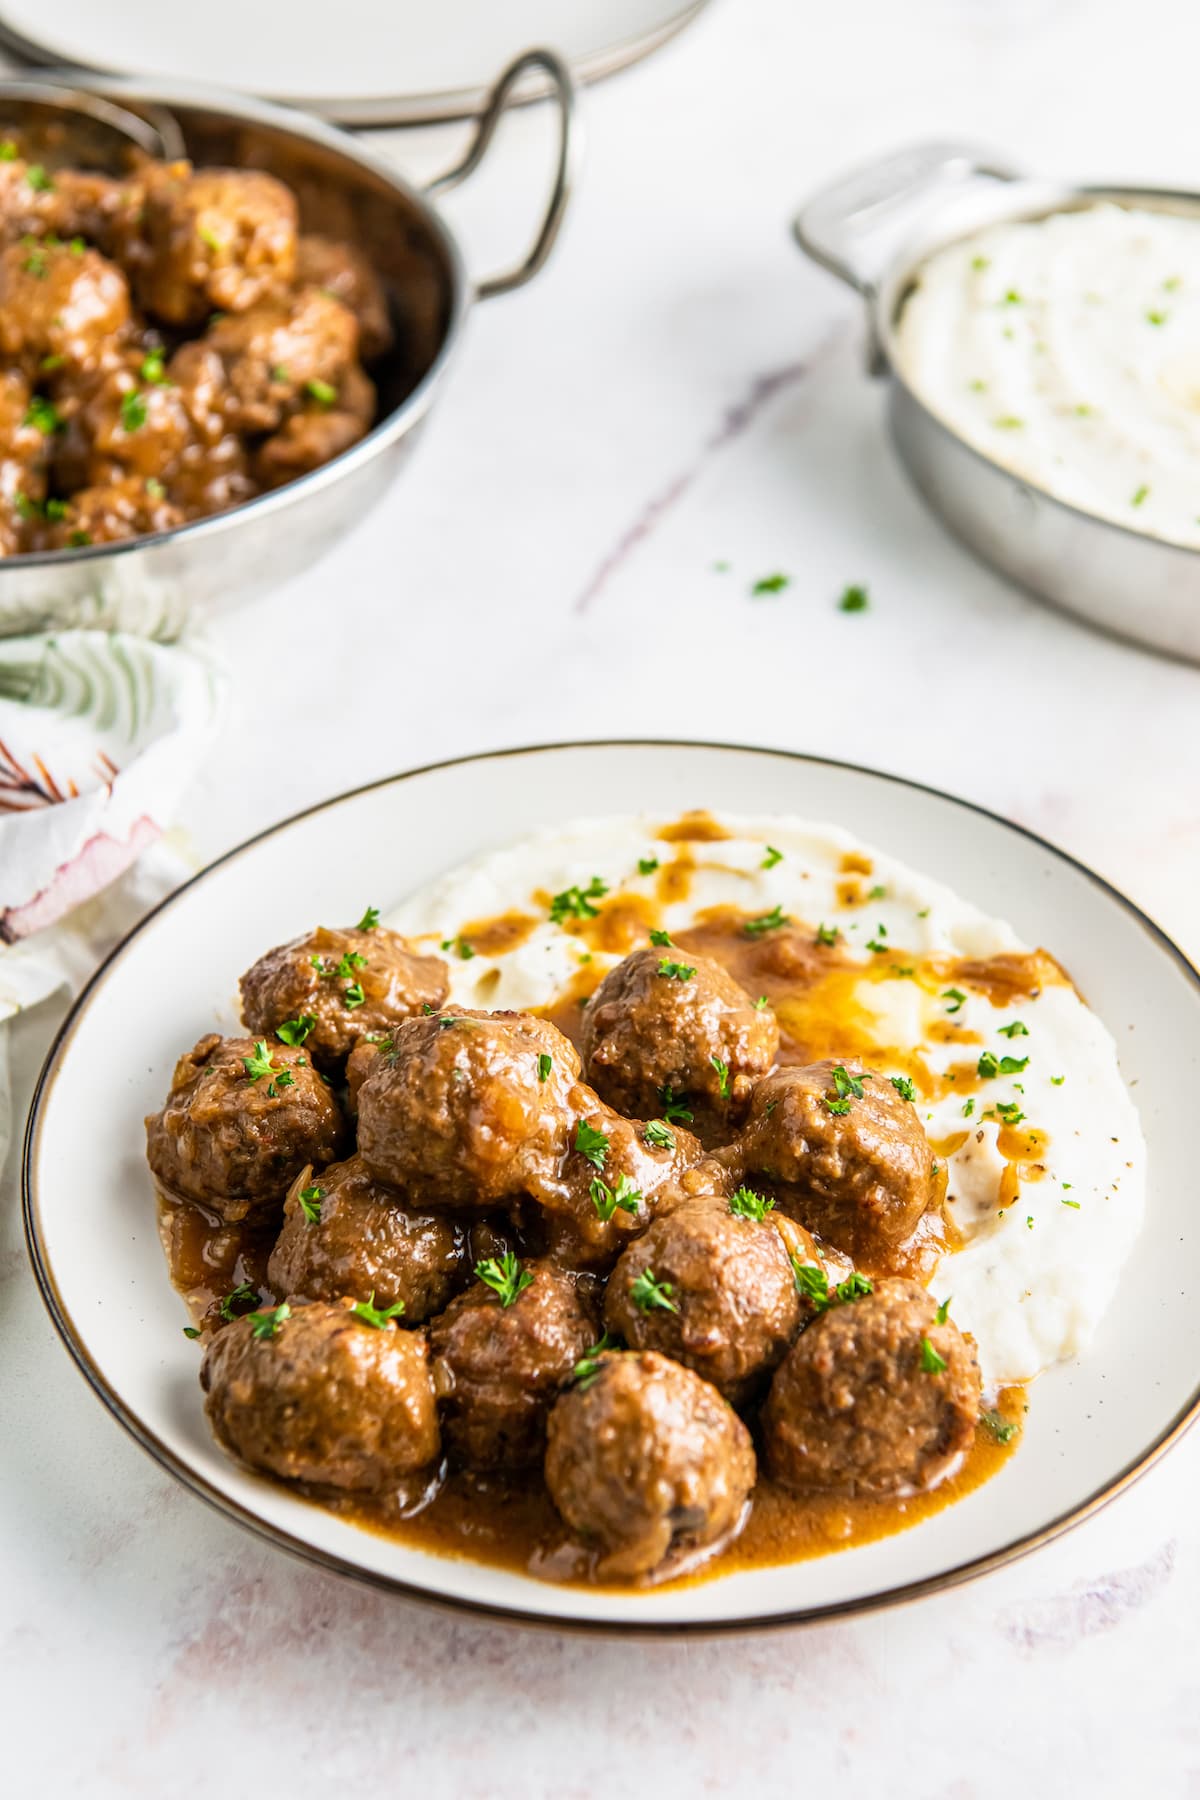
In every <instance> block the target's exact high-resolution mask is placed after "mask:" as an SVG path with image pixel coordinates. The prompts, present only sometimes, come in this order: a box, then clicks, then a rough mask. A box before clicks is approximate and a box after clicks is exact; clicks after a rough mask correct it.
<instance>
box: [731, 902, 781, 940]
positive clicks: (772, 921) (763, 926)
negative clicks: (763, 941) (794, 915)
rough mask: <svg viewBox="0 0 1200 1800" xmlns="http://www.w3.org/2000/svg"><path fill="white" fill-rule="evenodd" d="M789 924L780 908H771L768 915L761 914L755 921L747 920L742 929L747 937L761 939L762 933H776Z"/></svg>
mask: <svg viewBox="0 0 1200 1800" xmlns="http://www.w3.org/2000/svg"><path fill="white" fill-rule="evenodd" d="M791 922H792V921H791V920H790V919H789V917H788V916H787V914H786V913H785V912H784V910H783V908H782V907H781V906H773V907H772V908H771V910H770V912H769V913H762V914H761V915H760V917H758V918H757V919H747V921H746V924H745V926H744V928H743V929H744V930H745V933H746V936H747V937H750V938H754V937H761V936H762V935H763V933H764V931H778V930H780V928H781V927H782V926H784V925H790V924H791Z"/></svg>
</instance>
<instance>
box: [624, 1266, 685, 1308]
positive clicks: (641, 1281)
mask: <svg viewBox="0 0 1200 1800" xmlns="http://www.w3.org/2000/svg"><path fill="white" fill-rule="evenodd" d="M674 1292H675V1287H674V1284H673V1283H672V1282H670V1281H655V1279H654V1270H653V1269H643V1270H642V1272H641V1274H640V1275H639V1276H638V1277H637V1279H636V1280H634V1281H631V1282H630V1284H629V1298H630V1299H631V1300H632V1301H633V1304H634V1305H635V1306H636V1307H639V1308H640V1310H641V1311H642V1312H650V1311H651V1310H652V1309H653V1308H654V1307H657V1308H658V1309H659V1311H660V1312H673V1313H677V1312H678V1311H679V1308H678V1307H677V1306H676V1304H675V1302H674V1301H673V1300H672V1299H671V1295H672V1294H673V1293H674Z"/></svg>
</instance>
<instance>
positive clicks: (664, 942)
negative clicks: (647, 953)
mask: <svg viewBox="0 0 1200 1800" xmlns="http://www.w3.org/2000/svg"><path fill="white" fill-rule="evenodd" d="M650 942H651V943H652V944H653V945H654V946H655V948H656V949H659V950H665V949H667V948H668V947H669V946H670V943H671V934H670V932H669V931H652V932H651V933H650Z"/></svg>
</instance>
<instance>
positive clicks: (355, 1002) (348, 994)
mask: <svg viewBox="0 0 1200 1800" xmlns="http://www.w3.org/2000/svg"><path fill="white" fill-rule="evenodd" d="M366 999H367V996H366V995H365V994H364V993H363V988H362V982H361V981H352V982H350V983H349V984H348V986H347V987H346V988H345V989H344V990H343V992H342V1004H343V1006H347V1007H349V1009H350V1011H351V1012H354V1011H355V1010H356V1008H358V1007H360V1006H364V1005H365V1004H366Z"/></svg>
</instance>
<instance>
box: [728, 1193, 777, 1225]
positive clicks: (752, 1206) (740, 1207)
mask: <svg viewBox="0 0 1200 1800" xmlns="http://www.w3.org/2000/svg"><path fill="white" fill-rule="evenodd" d="M729 1210H730V1212H731V1213H732V1214H733V1216H734V1218H735V1219H755V1220H758V1221H761V1220H763V1219H765V1218H766V1216H767V1214H768V1213H769V1212H774V1210H775V1202H774V1201H773V1200H764V1199H763V1197H762V1195H761V1194H756V1193H755V1192H754V1189H753V1188H748V1187H740V1188H739V1189H738V1191H737V1193H736V1194H734V1195H732V1196H731V1198H730V1201H729Z"/></svg>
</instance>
